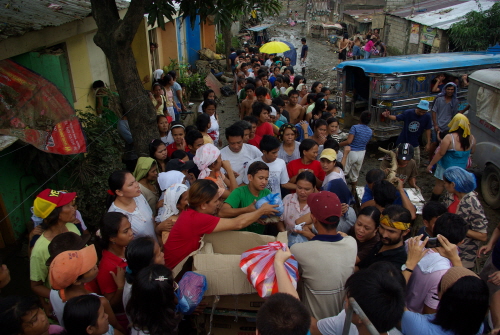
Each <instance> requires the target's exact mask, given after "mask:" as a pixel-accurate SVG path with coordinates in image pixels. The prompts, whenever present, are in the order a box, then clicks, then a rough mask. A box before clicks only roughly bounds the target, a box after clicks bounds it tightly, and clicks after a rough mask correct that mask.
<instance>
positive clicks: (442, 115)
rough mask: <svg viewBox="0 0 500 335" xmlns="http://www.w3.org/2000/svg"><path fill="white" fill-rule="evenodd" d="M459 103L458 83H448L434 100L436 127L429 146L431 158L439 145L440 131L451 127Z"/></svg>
mask: <svg viewBox="0 0 500 335" xmlns="http://www.w3.org/2000/svg"><path fill="white" fill-rule="evenodd" d="M458 105H459V101H458V97H457V85H455V84H454V83H447V84H446V85H444V86H443V89H442V90H441V92H440V93H439V94H438V95H437V97H436V100H434V105H433V106H432V124H433V126H434V129H433V132H432V142H433V145H431V146H430V148H429V159H432V156H433V154H434V151H435V150H436V147H437V145H438V143H437V142H438V133H439V132H446V131H448V130H449V129H450V128H449V127H448V124H449V123H450V121H451V119H453V117H454V116H455V115H456V114H457V113H458Z"/></svg>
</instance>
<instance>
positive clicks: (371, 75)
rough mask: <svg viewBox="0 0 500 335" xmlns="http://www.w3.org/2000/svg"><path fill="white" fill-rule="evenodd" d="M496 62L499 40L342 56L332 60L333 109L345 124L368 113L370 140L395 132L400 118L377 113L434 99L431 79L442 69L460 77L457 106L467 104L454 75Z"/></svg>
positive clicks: (395, 111) (499, 60)
mask: <svg viewBox="0 0 500 335" xmlns="http://www.w3.org/2000/svg"><path fill="white" fill-rule="evenodd" d="M497 67H500V45H498V44H497V45H496V46H494V47H490V48H488V50H486V51H480V52H449V53H433V54H418V55H406V56H394V57H380V58H370V59H361V60H354V61H346V62H342V63H340V64H339V65H338V66H337V68H336V69H337V96H336V101H337V111H338V113H339V117H340V118H341V122H343V124H344V126H347V127H349V126H351V125H353V124H355V123H357V119H358V116H359V114H360V113H361V112H362V111H365V110H368V111H370V112H371V113H372V121H371V123H370V127H371V128H372V129H373V137H374V139H375V140H386V139H389V138H390V137H393V136H398V135H399V133H400V131H401V123H400V122H397V121H391V120H389V119H386V118H384V117H383V116H382V112H383V111H384V110H385V109H388V110H389V111H391V114H393V115H398V114H400V113H402V112H403V111H405V110H407V109H411V108H415V106H416V105H417V104H418V102H419V101H420V100H422V99H424V100H429V101H431V102H432V101H434V99H435V98H436V96H437V94H438V93H432V92H431V91H432V86H431V85H432V82H433V80H434V79H435V78H436V76H437V75H438V74H440V73H444V74H445V75H446V76H448V77H450V78H451V79H452V80H455V81H457V82H458V83H459V85H458V99H459V101H460V107H459V110H462V109H464V108H465V107H466V106H467V90H468V89H467V87H465V86H461V85H460V82H459V80H460V79H461V77H462V76H463V75H468V74H470V73H472V72H473V71H475V70H479V69H486V68H497Z"/></svg>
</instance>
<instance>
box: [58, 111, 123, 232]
mask: <svg viewBox="0 0 500 335" xmlns="http://www.w3.org/2000/svg"><path fill="white" fill-rule="evenodd" d="M79 118H80V121H81V123H82V127H83V130H84V132H85V135H86V137H87V153H86V154H80V155H78V157H77V158H76V159H75V160H74V161H73V162H72V164H71V165H70V168H69V170H70V171H71V175H70V178H69V180H68V182H67V186H66V189H68V190H71V191H72V192H77V194H78V198H77V205H78V209H79V210H80V212H81V213H82V215H83V218H84V219H85V223H88V224H90V225H92V226H97V225H98V223H99V220H100V218H101V216H102V215H103V214H104V213H105V211H106V209H107V208H106V205H105V204H106V197H107V195H108V194H107V192H106V190H107V189H108V177H109V175H110V174H111V173H112V172H113V171H116V170H120V169H123V168H124V164H123V163H122V160H121V158H122V153H123V146H124V142H123V140H122V138H121V137H120V135H119V134H118V130H117V129H116V126H113V125H111V124H110V123H109V122H108V121H107V120H106V119H104V118H100V117H99V116H97V115H95V114H94V113H93V112H92V109H91V107H90V106H88V107H87V111H85V112H80V113H79Z"/></svg>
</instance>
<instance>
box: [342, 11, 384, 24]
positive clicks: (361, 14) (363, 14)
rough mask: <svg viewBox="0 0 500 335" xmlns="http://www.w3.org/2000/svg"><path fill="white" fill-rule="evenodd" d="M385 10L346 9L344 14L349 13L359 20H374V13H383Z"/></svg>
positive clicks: (361, 21)
mask: <svg viewBox="0 0 500 335" xmlns="http://www.w3.org/2000/svg"><path fill="white" fill-rule="evenodd" d="M383 13H384V10H383V9H382V8H380V9H349V10H345V11H344V14H347V15H349V16H350V17H352V18H353V19H354V20H356V21H357V22H360V23H363V22H372V18H373V16H374V15H379V14H383Z"/></svg>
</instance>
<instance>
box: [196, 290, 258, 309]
mask: <svg viewBox="0 0 500 335" xmlns="http://www.w3.org/2000/svg"><path fill="white" fill-rule="evenodd" d="M214 300H215V296H208V297H207V296H205V297H204V298H203V301H202V302H206V303H207V304H208V306H207V307H208V308H212V305H213V302H214ZM264 301H265V300H264V299H262V298H261V297H260V296H259V295H258V294H257V293H253V294H237V295H221V296H220V299H219V302H217V304H216V305H215V308H216V309H227V310H244V311H258V310H259V308H260V306H262V304H263V303H264Z"/></svg>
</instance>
